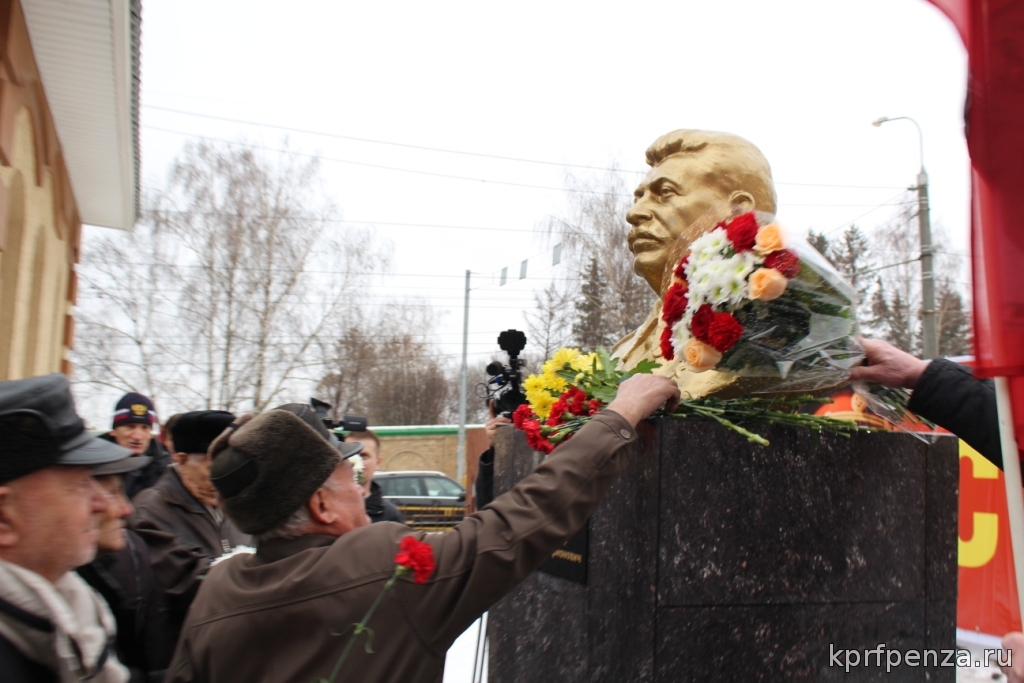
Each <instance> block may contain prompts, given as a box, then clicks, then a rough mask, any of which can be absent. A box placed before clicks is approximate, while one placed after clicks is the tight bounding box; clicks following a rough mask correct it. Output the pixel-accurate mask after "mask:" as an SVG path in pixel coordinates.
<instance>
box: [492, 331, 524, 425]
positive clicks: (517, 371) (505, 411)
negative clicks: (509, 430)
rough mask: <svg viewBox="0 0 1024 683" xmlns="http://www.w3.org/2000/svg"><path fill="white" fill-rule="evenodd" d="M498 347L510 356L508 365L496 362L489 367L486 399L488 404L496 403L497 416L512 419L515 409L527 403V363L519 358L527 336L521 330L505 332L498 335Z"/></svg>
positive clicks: (495, 412)
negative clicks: (525, 392)
mask: <svg viewBox="0 0 1024 683" xmlns="http://www.w3.org/2000/svg"><path fill="white" fill-rule="evenodd" d="M498 347H499V348H501V350H502V351H504V352H505V353H507V354H508V365H502V364H501V363H499V362H498V361H494V362H492V363H490V364H489V365H488V366H487V375H488V377H489V379H488V380H487V383H486V384H485V385H484V387H485V390H486V392H487V396H486V399H487V402H488V403H490V402H491V401H492V400H493V401H494V414H495V416H498V415H503V416H505V417H512V413H513V412H515V409H516V408H518V407H519V406H521V405H523V404H524V403H526V396H525V395H523V390H522V383H523V373H522V369H523V366H525V365H526V361H525V360H522V359H521V358H520V357H519V354H520V353H522V351H523V349H524V348H525V347H526V335H525V334H523V333H522V332H520V331H519V330H505V331H504V332H502V333H501V334H499V335H498Z"/></svg>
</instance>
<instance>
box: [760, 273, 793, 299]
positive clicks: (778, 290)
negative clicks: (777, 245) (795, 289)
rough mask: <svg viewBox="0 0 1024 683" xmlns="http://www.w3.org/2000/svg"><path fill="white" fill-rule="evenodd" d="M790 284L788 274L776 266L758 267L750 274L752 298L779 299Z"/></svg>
mask: <svg viewBox="0 0 1024 683" xmlns="http://www.w3.org/2000/svg"><path fill="white" fill-rule="evenodd" d="M788 284H789V280H787V279H786V276H785V275H783V274H782V273H780V272H779V271H777V270H775V269H774V268H758V269H757V270H755V271H754V274H753V275H751V276H750V298H751V299H757V300H759V301H771V300H772V299H778V298H779V297H780V296H782V294H783V293H784V292H785V291H786V286H787V285H788Z"/></svg>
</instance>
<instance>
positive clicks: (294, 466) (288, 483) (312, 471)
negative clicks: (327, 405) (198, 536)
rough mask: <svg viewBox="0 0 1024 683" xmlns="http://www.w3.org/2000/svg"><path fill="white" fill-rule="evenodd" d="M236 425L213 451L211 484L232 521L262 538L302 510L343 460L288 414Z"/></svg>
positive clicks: (277, 412) (277, 413)
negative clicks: (260, 535) (222, 501)
mask: <svg viewBox="0 0 1024 683" xmlns="http://www.w3.org/2000/svg"><path fill="white" fill-rule="evenodd" d="M247 418H248V419H247ZM237 424H239V425H240V426H238V427H237V428H236V429H234V430H231V431H228V432H225V433H224V434H222V435H221V436H220V438H218V439H217V440H216V441H215V442H214V443H213V444H212V445H211V446H210V453H211V455H212V456H213V464H212V465H211V466H210V479H211V481H212V482H213V485H214V486H216V487H217V490H218V491H219V492H220V494H221V497H222V498H223V499H224V511H225V512H226V513H227V515H228V517H230V518H231V521H233V522H234V523H235V525H236V526H237V527H238V528H239V529H241V530H242V531H244V532H245V533H247V534H262V533H264V532H267V531H270V530H271V529H273V528H274V527H276V526H278V525H280V524H281V523H283V522H284V521H286V520H287V519H288V518H289V517H290V516H291V515H292V514H293V513H294V512H295V511H296V510H298V509H299V508H300V507H302V505H303V504H304V503H305V502H306V501H307V500H309V497H310V496H312V495H313V493H315V492H316V490H317V489H318V488H320V486H321V485H323V483H324V482H325V481H327V478H328V477H329V476H331V473H332V472H333V471H334V468H335V467H337V466H338V463H339V462H341V458H342V454H341V453H340V452H339V451H338V449H337V448H335V447H334V446H332V445H331V444H330V443H329V442H328V441H327V440H326V439H325V438H324V437H323V436H322V435H321V434H319V433H318V432H317V431H316V430H315V429H314V428H313V427H311V426H310V425H309V424H307V423H306V422H305V421H304V420H303V419H302V418H301V417H299V416H297V415H295V413H293V412H290V411H288V410H271V411H268V412H266V413H263V414H262V415H259V416H257V417H254V418H249V416H246V417H245V418H242V420H240V421H239V422H238V423H237Z"/></svg>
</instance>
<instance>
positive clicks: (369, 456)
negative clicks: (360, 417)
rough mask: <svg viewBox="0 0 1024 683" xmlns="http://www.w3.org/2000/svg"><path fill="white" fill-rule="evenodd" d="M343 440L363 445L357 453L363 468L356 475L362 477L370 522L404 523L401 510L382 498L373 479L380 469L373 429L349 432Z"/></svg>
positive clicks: (378, 442) (378, 453)
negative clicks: (361, 460)
mask: <svg viewBox="0 0 1024 683" xmlns="http://www.w3.org/2000/svg"><path fill="white" fill-rule="evenodd" d="M345 441H346V442H347V443H358V444H361V445H362V447H363V450H362V452H360V453H359V456H360V457H361V458H362V459H363V469H362V472H361V473H360V474H359V475H358V476H359V478H360V479H362V482H361V485H362V487H363V495H364V496H366V500H365V502H366V516H367V517H369V518H370V521H371V522H398V523H399V524H405V517H403V516H402V511H401V510H399V509H398V506H397V505H395V504H394V503H392V502H391V501H390V500H384V492H383V491H381V489H380V484H378V483H377V482H375V481H374V480H373V475H374V474H376V472H377V470H379V469H380V437H378V436H377V435H376V434H375V433H374V432H373V430H371V429H367V430H366V431H365V432H349V433H348V434H346V435H345Z"/></svg>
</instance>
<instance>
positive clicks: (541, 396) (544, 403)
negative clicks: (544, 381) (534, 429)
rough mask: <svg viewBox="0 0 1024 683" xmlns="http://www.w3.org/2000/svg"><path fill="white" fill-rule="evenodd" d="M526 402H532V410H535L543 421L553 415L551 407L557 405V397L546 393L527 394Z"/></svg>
mask: <svg viewBox="0 0 1024 683" xmlns="http://www.w3.org/2000/svg"><path fill="white" fill-rule="evenodd" d="M526 400H527V401H529V402H530V408H532V409H533V412H534V414H536V415H537V417H539V418H541V419H542V420H546V419H547V418H548V415H549V414H550V413H551V406H552V405H554V403H555V397H554V396H552V395H551V394H549V393H548V392H546V391H538V392H535V393H533V394H527V395H526Z"/></svg>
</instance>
